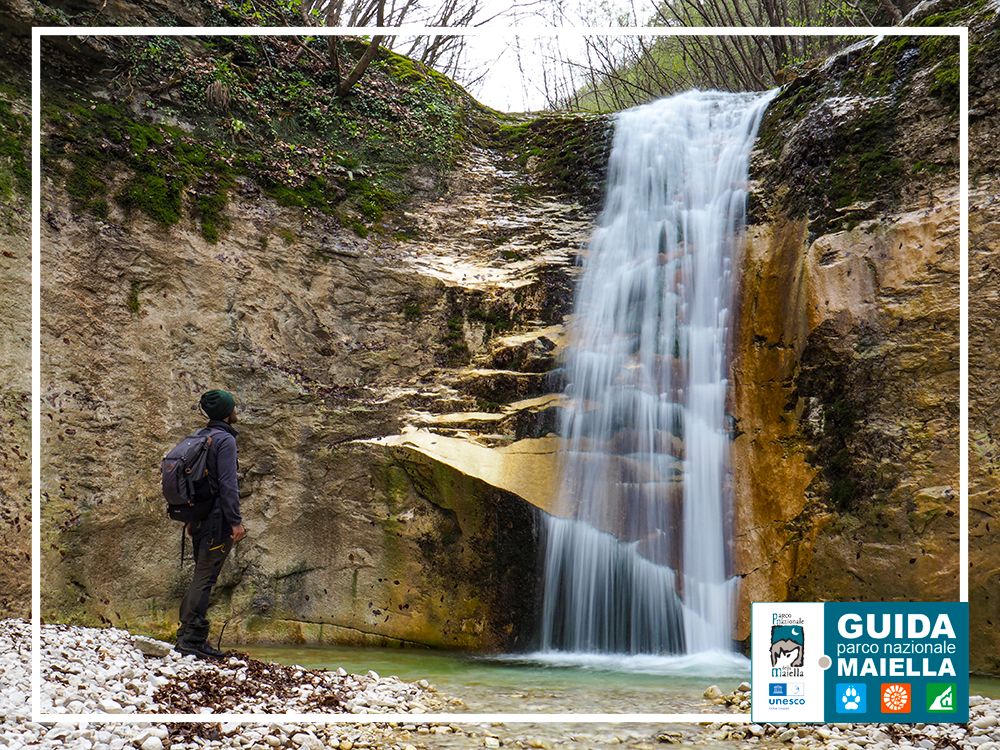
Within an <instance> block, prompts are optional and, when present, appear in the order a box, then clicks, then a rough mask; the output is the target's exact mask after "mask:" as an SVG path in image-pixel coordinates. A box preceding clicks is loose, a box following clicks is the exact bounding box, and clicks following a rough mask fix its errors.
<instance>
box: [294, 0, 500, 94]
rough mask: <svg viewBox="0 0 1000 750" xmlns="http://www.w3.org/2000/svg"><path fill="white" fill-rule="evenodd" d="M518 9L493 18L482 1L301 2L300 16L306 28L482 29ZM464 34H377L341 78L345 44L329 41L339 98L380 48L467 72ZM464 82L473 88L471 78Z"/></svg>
mask: <svg viewBox="0 0 1000 750" xmlns="http://www.w3.org/2000/svg"><path fill="white" fill-rule="evenodd" d="M516 8H517V5H516V4H512V5H511V6H509V7H508V8H506V9H504V10H501V11H498V12H496V13H493V14H487V13H485V12H484V10H483V0H390V2H389V3H387V2H386V0H301V4H300V5H299V7H298V12H299V16H300V18H301V19H302V21H303V22H304V23H305V24H308V25H325V26H329V27H340V26H347V27H362V26H377V27H386V26H402V25H403V24H405V23H413V24H419V25H424V26H444V27H464V26H479V25H482V24H484V23H488V22H489V21H492V20H494V19H496V18H497V17H499V16H502V15H505V14H508V13H513V12H516ZM467 39H468V37H465V36H420V37H410V38H399V37H395V36H386V35H375V36H373V37H372V38H371V40H370V41H369V43H368V45H367V47H366V48H365V51H364V53H363V54H362V55H361V57H360V58H359V59H358V60H357V61H356V62H355V63H354V65H353V66H352V67H351V69H350V72H348V73H347V74H346V75H342V56H343V54H344V53H343V44H342V43H341V39H340V38H339V37H336V36H329V37H327V55H328V57H329V60H330V64H331V65H332V67H333V70H334V73H335V76H336V78H337V80H338V85H337V95H338V96H346V95H347V94H348V93H350V90H351V88H352V87H353V86H354V85H355V84H356V83H357V82H358V81H360V80H361V78H362V76H364V73H365V70H366V69H367V68H368V66H369V65H370V64H371V62H372V61H373V60H374V59H375V57H376V55H377V54H378V48H379V47H380V46H387V47H393V48H395V49H397V51H399V52H401V53H402V54H405V55H407V56H408V57H412V58H413V59H415V60H418V61H419V62H421V63H423V64H424V65H426V66H428V67H432V68H434V69H435V70H437V71H439V72H441V73H444V74H446V75H450V76H452V77H456V76H458V74H459V73H460V72H462V71H463V67H462V66H463V62H464V57H465V45H466V40H467ZM464 78H465V80H464V81H463V83H466V84H469V83H470V82H472V81H470V78H469V76H464Z"/></svg>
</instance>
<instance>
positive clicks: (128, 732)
mask: <svg viewBox="0 0 1000 750" xmlns="http://www.w3.org/2000/svg"><path fill="white" fill-rule="evenodd" d="M30 655H31V628H30V625H29V624H28V623H27V622H25V621H23V620H3V621H0V675H2V677H0V747H11V748H20V747H24V746H31V747H36V746H40V747H73V748H81V749H82V750H123V749H124V748H138V749H139V750H165V749H166V748H169V749H170V750H195V749H196V748H203V747H258V748H261V749H262V750H263V749H264V748H278V747H287V748H301V750H318V749H319V748H322V747H328V748H339V749H340V750H352V748H387V749H391V750H413V749H414V748H415V746H414V745H412V744H411V743H408V742H405V741H397V740H398V738H399V735H400V733H399V731H398V729H397V726H398V725H389V724H384V725H359V726H354V727H343V726H336V725H314V724H301V725H300V724H295V723H293V722H289V723H285V724H270V725H254V726H246V725H239V724H224V723H221V724H220V723H210V724H156V725H147V726H138V725H136V726H129V725H118V724H109V725H106V726H101V725H98V726H95V725H89V726H88V725H83V726H80V727H78V728H74V727H73V726H66V725H56V726H52V725H42V724H37V723H33V722H31V721H29V716H30V706H29V701H30V695H31V659H30ZM42 676H43V681H44V682H43V685H44V687H43V692H42V710H43V711H45V712H48V713H80V712H105V713H115V714H129V713H204V714H206V719H208V718H209V716H210V715H211V714H213V713H221V712H234V713H237V712H239V713H248V712H260V713H278V712H286V711H298V712H326V713H355V714H358V713H387V712H391V713H410V714H414V715H418V714H422V713H427V712H430V711H448V710H453V709H454V708H455V705H456V704H457V705H461V702H460V701H455V700H452V701H449V700H447V699H445V698H443V697H440V696H438V695H437V693H436V691H435V690H434V688H433V687H431V686H430V685H428V684H427V682H426V681H423V680H421V681H420V682H419V683H407V682H403V681H402V680H399V679H398V678H396V677H382V676H380V675H378V674H376V673H375V672H369V673H368V674H367V675H351V674H347V673H346V672H345V671H344V670H337V671H322V670H309V669H301V668H297V667H286V666H282V665H276V664H268V663H264V662H260V661H257V660H255V659H251V658H248V657H245V656H243V655H233V656H230V657H229V658H228V659H226V660H223V661H220V662H209V661H201V660H198V659H195V658H194V657H190V656H181V655H180V654H178V653H177V652H175V651H173V650H172V649H171V647H170V644H167V643H163V642H162V641H156V640H153V639H150V638H143V637H139V636H133V635H131V634H129V633H128V632H126V631H123V630H118V629H115V628H107V629H95V628H82V627H71V626H64V625H44V626H43V627H42ZM412 729H413V730H414V731H416V725H413V727H412Z"/></svg>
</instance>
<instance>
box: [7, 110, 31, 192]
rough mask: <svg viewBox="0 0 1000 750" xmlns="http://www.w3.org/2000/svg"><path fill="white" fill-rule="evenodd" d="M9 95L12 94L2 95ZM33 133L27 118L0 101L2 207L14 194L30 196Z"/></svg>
mask: <svg viewBox="0 0 1000 750" xmlns="http://www.w3.org/2000/svg"><path fill="white" fill-rule="evenodd" d="M8 93H13V92H6V91H5V92H3V93H2V95H3V96H7V95H8ZM30 133H31V125H30V123H29V122H28V118H27V117H26V116H24V115H22V114H19V113H17V112H15V111H14V109H13V107H12V106H11V103H10V102H9V101H7V100H5V99H0V203H6V202H8V201H9V200H10V199H11V198H12V197H13V196H14V195H15V194H19V195H24V196H26V195H30V194H31V168H30V166H29V163H28V147H29V141H30Z"/></svg>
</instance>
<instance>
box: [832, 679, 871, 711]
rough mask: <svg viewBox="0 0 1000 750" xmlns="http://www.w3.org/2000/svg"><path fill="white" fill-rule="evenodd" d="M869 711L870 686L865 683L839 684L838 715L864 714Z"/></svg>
mask: <svg viewBox="0 0 1000 750" xmlns="http://www.w3.org/2000/svg"><path fill="white" fill-rule="evenodd" d="M867 709H868V686H867V685H865V683H863V682H838V683H837V713H838V714H863V713H864V712H865V711H866V710H867Z"/></svg>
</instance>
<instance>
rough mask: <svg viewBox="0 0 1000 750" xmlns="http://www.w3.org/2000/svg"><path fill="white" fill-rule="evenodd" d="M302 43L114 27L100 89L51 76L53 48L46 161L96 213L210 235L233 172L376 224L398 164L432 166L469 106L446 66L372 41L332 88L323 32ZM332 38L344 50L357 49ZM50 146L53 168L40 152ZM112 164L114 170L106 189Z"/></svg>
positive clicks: (368, 225) (395, 202)
mask: <svg viewBox="0 0 1000 750" xmlns="http://www.w3.org/2000/svg"><path fill="white" fill-rule="evenodd" d="M307 43H308V44H309V45H310V46H311V49H312V52H311V53H309V54H299V55H296V54H295V53H296V50H297V49H298V48H297V47H296V46H295V44H294V43H293V42H292V41H291V40H289V39H285V38H273V39H272V38H262V37H206V38H202V39H198V40H187V41H185V42H184V43H183V44H182V43H181V42H179V41H178V40H176V39H173V38H160V37H149V38H125V37H122V38H115V39H113V40H110V41H109V42H108V44H107V46H106V47H103V48H102V50H101V52H102V54H105V55H107V56H109V57H110V58H111V59H110V60H102V61H101V66H103V68H105V69H111V68H114V69H115V70H116V71H118V73H119V75H116V77H115V78H114V79H112V80H110V81H108V82H107V87H106V88H107V89H108V91H109V94H110V101H94V100H90V99H86V98H84V97H83V96H81V94H80V93H79V92H80V88H79V87H73V86H70V85H67V83H66V82H64V81H62V80H61V78H60V77H59V76H58V71H59V70H60V65H63V66H70V65H72V64H73V62H72V61H68V60H67V61H61V62H60V61H59V60H58V59H55V60H54V61H53V64H52V65H51V66H50V67H49V68H48V69H47V71H48V74H49V75H50V76H52V78H51V79H50V80H47V81H46V82H45V92H46V97H45V99H46V100H45V102H44V105H45V106H44V112H43V117H44V119H45V127H46V131H47V133H49V136H48V138H47V142H46V144H45V151H44V154H45V156H46V162H47V164H46V166H47V168H49V169H50V170H52V171H53V172H56V173H61V174H62V177H63V179H64V184H65V185H66V189H67V190H68V192H69V193H70V195H71V197H72V199H73V202H74V208H75V209H76V210H80V211H86V212H89V213H92V214H95V215H98V216H100V217H101V218H107V217H108V214H109V210H108V206H109V201H113V202H114V203H115V204H117V205H119V206H120V207H121V208H122V209H123V210H124V211H125V213H126V214H129V213H142V214H145V215H146V216H149V217H150V218H151V219H153V220H154V221H156V222H158V223H159V224H161V225H164V226H171V225H174V224H177V223H178V222H180V221H182V220H184V219H186V218H191V219H193V220H196V221H197V222H198V223H199V225H200V228H201V232H202V234H203V236H204V237H205V238H206V239H207V240H209V241H210V242H216V241H218V240H219V239H220V238H221V237H223V236H224V235H225V232H226V229H227V228H228V221H227V218H226V206H227V204H228V202H229V200H230V198H231V195H232V193H233V190H234V189H235V187H236V185H237V182H238V179H239V178H240V177H244V176H245V177H248V178H250V179H251V180H252V181H254V182H255V183H257V184H258V185H260V186H261V188H262V189H263V191H264V193H265V194H267V195H269V196H270V197H271V198H273V199H274V200H275V201H277V202H278V203H279V204H281V205H283V206H289V207H296V208H300V209H306V210H315V211H319V212H322V213H325V214H328V215H330V216H333V217H335V218H337V219H339V220H340V221H341V222H342V223H343V224H344V225H345V226H348V227H351V228H353V229H354V230H355V231H356V232H357V233H358V234H367V233H368V232H369V231H371V230H373V229H377V230H379V231H381V230H382V229H383V226H382V225H383V223H384V222H385V221H386V220H387V219H388V217H389V216H390V214H394V213H395V212H397V211H398V209H400V208H401V207H402V206H404V205H405V204H406V203H407V201H408V199H409V196H410V195H411V193H412V190H413V188H412V185H411V182H410V178H409V173H410V172H411V170H412V169H413V168H414V167H415V166H416V165H420V166H421V167H422V168H424V169H426V168H428V167H429V168H430V170H431V173H432V174H434V175H436V176H437V177H438V178H440V176H441V175H443V173H444V172H445V171H446V170H447V169H449V168H450V167H451V165H452V164H453V163H454V160H455V158H456V157H457V155H458V153H459V152H460V151H461V149H462V148H463V145H464V143H465V140H466V135H467V132H468V131H469V129H470V127H472V126H471V125H470V121H471V118H472V115H473V114H475V116H477V117H479V116H481V114H482V112H481V108H480V107H478V105H476V104H475V102H474V100H472V99H471V98H470V97H469V96H468V95H467V94H466V93H465V92H464V91H463V90H462V89H461V88H460V87H459V86H458V85H457V84H455V83H454V82H452V81H450V80H448V79H447V78H446V77H444V76H442V75H440V74H438V73H436V72H434V71H431V70H429V69H427V68H425V67H424V66H422V65H421V64H420V63H417V62H415V61H412V60H408V59H407V58H405V57H402V56H400V55H397V54H395V53H392V52H390V51H388V50H385V49H383V50H381V51H380V52H379V55H378V57H377V58H376V61H375V62H374V63H373V65H372V66H371V68H370V69H369V71H368V72H367V73H366V75H365V77H364V78H363V79H362V81H361V83H360V84H359V85H358V86H356V87H355V88H354V89H353V90H352V92H351V95H350V96H348V97H346V98H338V97H337V96H335V95H334V88H335V80H334V78H333V74H332V71H331V68H330V66H329V65H326V64H324V63H323V62H322V61H323V60H325V55H326V50H325V44H324V42H323V41H322V40H320V39H314V40H310V41H309V42H307ZM339 44H340V45H341V57H342V58H343V59H345V60H349V59H351V58H352V57H354V56H356V55H357V54H360V50H362V49H363V48H364V44H363V43H362V42H360V41H359V40H355V39H343V40H340V41H339ZM293 57H294V58H295V63H294V64H290V63H288V60H290V59H292V58H293ZM279 60H280V61H284V63H283V64H280V65H279V64H277V61H279ZM92 75H93V76H95V77H98V78H99V77H100V73H99V72H96V71H95V72H94V73H93V74H92ZM121 81H128V87H127V88H126V87H125V86H124V85H123V84H122V83H120V82H121ZM137 92H139V93H138V94H137ZM138 102H141V105H140V104H138ZM167 122H170V123H175V122H176V123H179V124H181V125H183V127H178V126H175V125H173V124H165V123H167ZM63 158H65V159H66V160H68V162H69V166H68V169H66V170H62V172H64V173H62V172H60V170H58V169H57V168H56V166H55V165H54V164H52V163H51V162H54V161H55V160H56V159H63ZM118 172H123V173H124V175H123V176H124V181H123V183H122V184H121V185H120V187H117V188H116V189H115V191H114V194H113V195H110V194H109V189H110V188H109V185H108V183H107V180H108V179H109V176H110V175H115V174H116V173H118ZM118 182H120V181H118V180H116V183H118ZM387 229H388V230H389V231H392V230H391V227H389V228H387Z"/></svg>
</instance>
